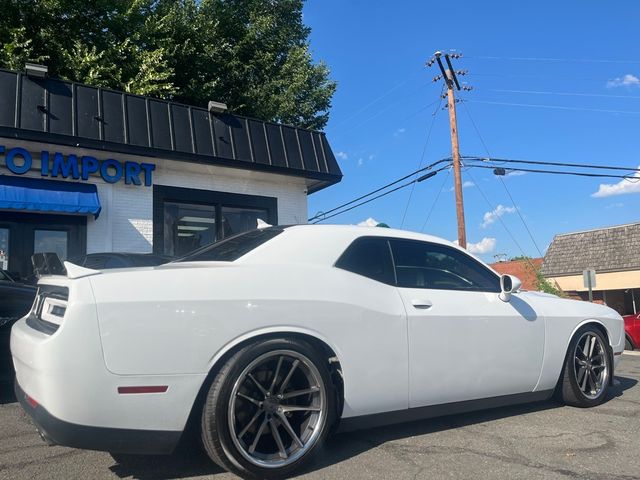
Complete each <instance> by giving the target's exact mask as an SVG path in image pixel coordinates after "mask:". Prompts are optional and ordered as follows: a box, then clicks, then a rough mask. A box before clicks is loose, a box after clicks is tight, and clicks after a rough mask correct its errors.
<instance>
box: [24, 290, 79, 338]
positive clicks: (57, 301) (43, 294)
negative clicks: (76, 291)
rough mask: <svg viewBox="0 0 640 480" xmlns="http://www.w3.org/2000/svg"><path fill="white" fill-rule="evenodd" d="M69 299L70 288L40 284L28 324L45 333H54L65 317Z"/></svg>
mask: <svg viewBox="0 0 640 480" xmlns="http://www.w3.org/2000/svg"><path fill="white" fill-rule="evenodd" d="M68 301H69V289H68V288H67V287H59V286H57V285H40V286H39V288H38V293H37V295H36V301H35V303H34V306H33V309H32V311H31V313H30V314H29V316H28V317H27V325H29V326H31V327H32V328H35V329H36V330H39V331H41V332H43V333H46V334H49V335H51V334H52V333H54V332H55V331H56V330H58V328H59V327H60V325H61V324H62V320H63V319H64V316H65V313H66V312H67V303H68Z"/></svg>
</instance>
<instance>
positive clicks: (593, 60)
mask: <svg viewBox="0 0 640 480" xmlns="http://www.w3.org/2000/svg"><path fill="white" fill-rule="evenodd" d="M465 58H473V59H478V60H507V61H527V62H528V61H532V62H572V63H615V64H623V65H624V64H640V60H611V59H604V58H557V57H496V56H487V55H480V56H466V57H465Z"/></svg>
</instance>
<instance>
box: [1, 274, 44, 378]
mask: <svg viewBox="0 0 640 480" xmlns="http://www.w3.org/2000/svg"><path fill="white" fill-rule="evenodd" d="M36 290H37V289H36V287H33V286H31V285H25V284H23V283H18V282H15V281H14V280H13V279H12V278H11V277H10V276H9V275H8V274H7V273H6V272H4V271H3V270H0V383H5V384H6V383H10V382H13V375H14V373H13V364H12V362H11V352H10V351H9V338H10V334H11V327H12V326H13V324H14V323H15V322H16V320H18V319H20V318H22V317H24V316H25V315H26V314H27V313H28V312H29V310H30V309H31V305H33V299H34V298H35V296H36Z"/></svg>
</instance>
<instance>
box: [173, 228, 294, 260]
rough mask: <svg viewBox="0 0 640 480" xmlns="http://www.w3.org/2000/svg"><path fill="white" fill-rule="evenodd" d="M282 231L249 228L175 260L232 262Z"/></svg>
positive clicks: (277, 229)
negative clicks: (249, 229) (247, 230)
mask: <svg viewBox="0 0 640 480" xmlns="http://www.w3.org/2000/svg"><path fill="white" fill-rule="evenodd" d="M283 231H284V229H283V228H276V227H269V228H264V229H261V230H251V231H249V232H245V233H241V234H239V235H234V236H233V237H229V238H226V239H224V240H221V241H219V242H215V243H212V244H211V245H207V246H205V247H202V248H199V249H198V250H194V251H193V252H191V253H189V254H188V255H186V256H184V257H182V258H179V259H177V260H176V262H233V261H235V260H237V259H238V258H240V257H242V256H243V255H245V254H247V253H249V252H250V251H251V250H253V249H255V248H256V247H258V246H260V245H262V244H263V243H265V242H268V241H269V240H271V239H272V238H274V237H275V236H277V235H279V234H281V233H282V232H283Z"/></svg>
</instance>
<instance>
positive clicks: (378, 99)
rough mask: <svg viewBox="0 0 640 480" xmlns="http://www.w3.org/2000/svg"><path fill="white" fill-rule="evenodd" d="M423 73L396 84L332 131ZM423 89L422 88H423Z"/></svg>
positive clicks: (344, 119) (332, 127) (343, 120)
mask: <svg viewBox="0 0 640 480" xmlns="http://www.w3.org/2000/svg"><path fill="white" fill-rule="evenodd" d="M420 73H422V72H416V73H414V74H413V75H411V76H409V77H408V78H406V79H405V80H403V81H402V82H400V83H398V84H396V85H395V86H393V87H391V88H390V89H389V90H387V91H385V92H384V93H383V94H382V95H379V96H378V97H376V98H374V99H373V100H371V101H370V102H368V103H367V104H365V105H364V106H363V107H360V108H359V109H358V110H356V111H355V112H354V113H352V114H351V115H349V116H348V117H346V118H343V119H342V120H340V121H339V122H338V123H337V124H335V125H332V126H331V129H334V128H337V127H339V126H340V125H343V124H345V123H346V122H348V121H349V120H351V119H352V118H355V117H357V116H358V115H360V114H361V113H362V112H364V111H366V110H367V109H368V108H369V107H371V106H373V105H375V104H376V103H378V102H379V101H380V100H383V99H384V98H386V97H388V96H389V95H391V94H392V93H393V92H395V91H396V90H397V89H399V88H400V87H402V86H403V85H406V84H407V83H408V82H409V81H411V80H413V78H415V77H416V76H418V74H420ZM421 88H422V87H421Z"/></svg>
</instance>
